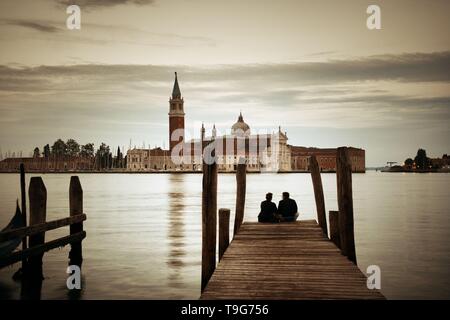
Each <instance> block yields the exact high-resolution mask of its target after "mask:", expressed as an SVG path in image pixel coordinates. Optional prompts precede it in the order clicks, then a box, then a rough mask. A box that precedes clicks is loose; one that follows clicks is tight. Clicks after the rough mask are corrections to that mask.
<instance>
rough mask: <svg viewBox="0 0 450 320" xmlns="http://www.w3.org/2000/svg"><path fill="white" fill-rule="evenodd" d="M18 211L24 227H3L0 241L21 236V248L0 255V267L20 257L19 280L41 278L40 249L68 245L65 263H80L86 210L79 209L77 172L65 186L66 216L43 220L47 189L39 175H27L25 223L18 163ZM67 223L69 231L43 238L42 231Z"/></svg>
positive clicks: (41, 250) (80, 203) (24, 199)
mask: <svg viewBox="0 0 450 320" xmlns="http://www.w3.org/2000/svg"><path fill="white" fill-rule="evenodd" d="M21 193H22V201H21V209H22V210H21V211H22V217H23V222H24V223H23V225H24V227H21V228H17V229H12V230H7V231H4V232H1V233H0V242H3V241H7V240H11V239H17V238H22V249H21V250H18V251H14V252H12V253H10V254H8V255H6V256H4V257H1V258H0V268H3V267H5V266H8V265H11V264H13V263H16V262H19V261H22V271H23V278H22V280H23V281H31V282H33V281H42V279H43V272H42V259H43V256H44V253H45V252H47V251H49V250H52V249H55V248H58V247H63V246H65V245H67V244H70V245H71V250H70V252H69V265H77V266H79V267H81V264H82V261H83V256H82V245H81V242H82V240H83V239H84V238H85V237H86V232H85V231H84V230H83V221H84V220H86V214H84V213H83V189H82V188H81V184H80V180H79V178H78V177H77V176H72V177H71V179H70V187H69V207H70V216H69V217H67V218H62V219H57V220H53V221H46V215H47V189H46V188H45V185H44V182H43V180H42V178H41V177H32V178H31V179H30V184H29V189H28V197H29V204H30V215H29V217H30V219H29V225H27V223H26V220H27V219H26V194H25V172H24V169H23V165H21ZM68 225H69V226H70V234H69V235H68V236H64V237H61V238H58V239H55V240H52V241H48V242H45V233H46V231H50V230H54V229H57V228H61V227H64V226H68Z"/></svg>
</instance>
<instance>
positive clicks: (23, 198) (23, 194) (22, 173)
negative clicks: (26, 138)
mask: <svg viewBox="0 0 450 320" xmlns="http://www.w3.org/2000/svg"><path fill="white" fill-rule="evenodd" d="M19 169H20V198H21V199H20V200H21V211H22V225H23V226H24V227H26V226H27V195H26V192H25V166H24V164H23V163H21V164H20V167H19ZM27 247H28V244H27V237H23V238H22V250H25V249H27ZM26 262H27V261H26V259H24V260H22V270H25V264H26Z"/></svg>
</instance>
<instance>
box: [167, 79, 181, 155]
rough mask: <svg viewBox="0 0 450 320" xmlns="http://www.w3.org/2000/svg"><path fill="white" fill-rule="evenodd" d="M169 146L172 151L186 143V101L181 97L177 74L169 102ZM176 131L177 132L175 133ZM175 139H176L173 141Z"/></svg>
mask: <svg viewBox="0 0 450 320" xmlns="http://www.w3.org/2000/svg"><path fill="white" fill-rule="evenodd" d="M169 105H170V108H169V146H170V151H171V152H172V149H173V148H174V147H175V146H176V145H177V144H178V143H180V142H181V141H184V100H183V98H182V97H181V91H180V87H179V85H178V79H177V73H176V72H175V83H174V84H173V90H172V97H170V100H169ZM175 131H176V132H175ZM172 137H175V138H176V139H172Z"/></svg>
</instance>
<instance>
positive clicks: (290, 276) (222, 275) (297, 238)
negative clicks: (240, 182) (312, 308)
mask: <svg viewBox="0 0 450 320" xmlns="http://www.w3.org/2000/svg"><path fill="white" fill-rule="evenodd" d="M366 281H367V279H366V276H365V275H364V274H363V273H362V272H361V271H360V270H359V268H358V267H357V266H356V265H355V264H354V263H352V262H351V261H350V260H349V259H347V257H345V256H343V255H342V254H341V251H340V249H338V248H337V247H336V246H335V244H334V243H333V242H332V241H331V240H330V239H328V237H327V236H326V235H325V234H324V233H323V231H322V229H321V227H319V225H318V224H317V222H316V221H315V220H303V221H298V222H295V223H279V224H262V223H254V222H246V223H243V224H242V225H241V227H240V229H239V232H238V233H237V234H236V235H235V237H234V239H233V241H232V242H231V243H230V245H229V247H228V248H227V250H226V251H225V254H224V255H223V257H222V259H221V260H220V262H219V263H218V265H217V267H216V269H215V271H214V273H213V274H212V277H211V278H210V280H209V282H208V284H207V285H206V287H205V289H204V291H203V293H202V295H201V299H384V296H383V295H382V294H381V293H380V291H379V290H370V289H368V288H367V285H366Z"/></svg>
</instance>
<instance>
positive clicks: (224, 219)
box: [219, 208, 230, 261]
mask: <svg viewBox="0 0 450 320" xmlns="http://www.w3.org/2000/svg"><path fill="white" fill-rule="evenodd" d="M229 244H230V209H225V208H222V209H219V261H220V259H222V256H223V254H224V253H225V251H226V250H227V248H228V245H229Z"/></svg>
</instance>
